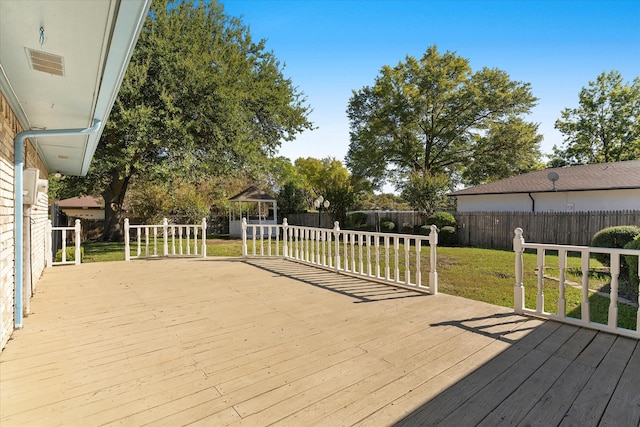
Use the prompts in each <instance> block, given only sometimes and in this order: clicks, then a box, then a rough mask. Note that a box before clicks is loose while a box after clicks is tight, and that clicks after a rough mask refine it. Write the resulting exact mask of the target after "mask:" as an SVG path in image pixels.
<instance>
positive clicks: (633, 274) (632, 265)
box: [624, 234, 640, 289]
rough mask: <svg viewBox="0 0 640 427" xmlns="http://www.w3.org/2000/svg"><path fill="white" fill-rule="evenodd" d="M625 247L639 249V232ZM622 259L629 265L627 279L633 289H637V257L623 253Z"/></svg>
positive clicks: (639, 281) (639, 280) (639, 283)
mask: <svg viewBox="0 0 640 427" xmlns="http://www.w3.org/2000/svg"><path fill="white" fill-rule="evenodd" d="M624 248H625V249H640V234H638V235H637V236H636V238H635V239H633V240H632V241H630V242H629V243H627V244H626V245H624ZM624 259H625V261H626V263H627V265H628V266H629V281H630V282H631V285H632V286H633V287H634V289H638V285H640V279H639V278H638V257H637V256H634V255H625V256H624Z"/></svg>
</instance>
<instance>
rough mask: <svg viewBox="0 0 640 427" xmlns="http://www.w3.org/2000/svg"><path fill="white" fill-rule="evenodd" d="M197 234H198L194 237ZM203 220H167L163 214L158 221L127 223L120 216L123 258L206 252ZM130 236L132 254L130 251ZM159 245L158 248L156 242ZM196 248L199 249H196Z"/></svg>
mask: <svg viewBox="0 0 640 427" xmlns="http://www.w3.org/2000/svg"><path fill="white" fill-rule="evenodd" d="M198 235H199V236H200V238H199V239H198ZM206 236H207V220H206V219H205V218H202V223H201V224H169V221H168V220H167V219H166V218H165V219H164V220H163V221H162V224H155V225H131V224H129V218H125V220H124V258H125V260H126V261H130V260H131V259H132V258H146V257H158V256H165V257H166V256H181V255H182V256H185V255H187V256H201V257H203V258H206V256H207V238H206ZM131 240H133V242H134V245H135V246H134V251H135V254H132V252H131ZM159 244H160V245H162V252H160V251H158V245H159ZM198 251H199V252H198Z"/></svg>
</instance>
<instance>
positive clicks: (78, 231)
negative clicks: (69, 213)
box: [74, 219, 82, 265]
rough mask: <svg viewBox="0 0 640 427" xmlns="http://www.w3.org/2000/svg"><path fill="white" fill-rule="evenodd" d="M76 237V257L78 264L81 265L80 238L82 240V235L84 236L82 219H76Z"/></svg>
mask: <svg viewBox="0 0 640 427" xmlns="http://www.w3.org/2000/svg"><path fill="white" fill-rule="evenodd" d="M74 228H75V235H76V236H75V238H76V257H75V263H76V265H80V263H81V262H82V252H80V243H81V242H80V240H81V236H82V227H81V225H80V220H79V219H76V222H75V227H74Z"/></svg>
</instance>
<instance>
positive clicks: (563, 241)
mask: <svg viewBox="0 0 640 427" xmlns="http://www.w3.org/2000/svg"><path fill="white" fill-rule="evenodd" d="M455 216H456V223H457V226H458V243H459V244H460V245H462V246H477V247H482V248H495V249H511V247H512V244H513V230H514V229H516V228H518V227H519V228H522V229H524V230H527V239H528V240H531V241H534V242H542V243H555V244H559V245H578V246H588V245H590V244H591V238H592V237H593V235H594V234H595V233H597V232H598V231H600V230H602V229H603V228H607V227H612V226H616V225H637V226H640V210H634V211H598V212H458V213H456V215H455Z"/></svg>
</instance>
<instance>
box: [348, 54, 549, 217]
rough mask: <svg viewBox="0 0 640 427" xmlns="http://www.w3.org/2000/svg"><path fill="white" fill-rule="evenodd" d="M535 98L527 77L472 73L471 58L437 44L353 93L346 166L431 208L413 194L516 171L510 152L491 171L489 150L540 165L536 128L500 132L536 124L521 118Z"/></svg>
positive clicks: (416, 204) (490, 71)
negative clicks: (522, 133) (513, 135)
mask: <svg viewBox="0 0 640 427" xmlns="http://www.w3.org/2000/svg"><path fill="white" fill-rule="evenodd" d="M536 101H537V99H536V98H535V97H534V96H533V95H532V93H531V90H530V85H529V84H528V83H522V82H517V81H513V80H511V79H510V78H509V76H508V75H507V73H505V72H504V71H501V70H498V69H489V68H483V69H481V70H479V71H476V72H473V71H472V69H471V67H470V65H469V61H468V60H467V59H465V58H462V57H460V56H457V55H456V54H455V53H452V52H446V53H444V54H441V53H440V52H438V49H437V47H436V46H431V47H429V48H428V49H427V51H426V52H425V54H424V55H423V56H422V58H420V59H416V58H414V57H411V56H407V57H406V59H405V61H404V62H400V63H399V64H398V65H396V66H395V67H390V66H384V67H382V69H381V71H380V74H379V75H378V77H377V78H376V80H375V83H374V84H373V86H366V87H364V88H362V89H360V90H357V91H354V92H353V95H352V97H351V99H350V100H349V106H348V109H347V114H348V117H349V121H350V127H351V131H350V138H351V142H350V145H349V152H348V154H347V158H346V163H347V166H348V167H349V168H350V170H351V172H352V173H353V174H354V175H355V176H357V177H364V178H368V179H371V180H372V182H373V183H374V185H376V187H378V188H380V186H381V185H382V184H383V183H384V182H391V183H393V184H395V185H396V188H399V189H402V190H404V191H405V193H406V196H407V197H405V198H406V199H407V200H408V201H411V203H412V204H413V205H414V207H415V208H424V207H425V206H429V201H428V200H418V199H416V197H412V195H414V196H418V195H419V193H420V191H419V190H420V189H421V188H422V189H424V188H431V189H432V190H434V191H435V192H436V193H438V194H441V193H443V192H445V191H447V190H448V189H450V188H452V187H453V186H454V185H456V184H458V183H461V182H463V183H474V184H475V183H478V182H480V181H483V180H485V179H490V178H491V177H494V176H503V175H508V174H510V173H513V171H511V170H509V169H510V168H511V166H510V165H511V163H510V162H509V159H508V158H507V159H506V161H505V162H503V163H501V164H499V163H495V162H494V163H492V164H491V165H487V166H490V170H489V169H487V170H484V169H483V163H482V162H481V160H486V159H487V158H489V157H490V156H496V157H497V156H502V155H505V156H508V155H510V154H512V153H513V152H514V151H518V152H519V153H520V150H522V151H521V153H522V156H524V157H526V159H524V160H522V161H518V163H519V164H522V165H527V164H530V165H531V166H532V167H534V165H537V164H538V163H539V157H540V154H539V151H538V144H539V141H540V137H539V136H538V135H536V134H535V132H533V133H532V134H531V133H529V134H528V136H529V138H520V139H518V140H517V141H515V140H514V141H512V140H507V139H504V138H502V137H499V134H500V133H502V134H504V132H505V131H506V129H509V128H515V127H518V126H529V128H530V130H533V129H534V128H535V127H532V126H533V125H527V124H524V123H523V121H522V120H521V118H520V116H522V115H525V114H527V113H529V112H530V111H531V109H532V108H533V106H534V105H535V103H536ZM471 165H473V166H474V169H473V171H471V170H470V166H471ZM519 171H520V170H518V172H519ZM443 177H446V179H443ZM434 186H436V187H438V188H437V189H435V187H434ZM432 193H433V192H432ZM422 197H423V198H427V197H429V195H425V196H422Z"/></svg>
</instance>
